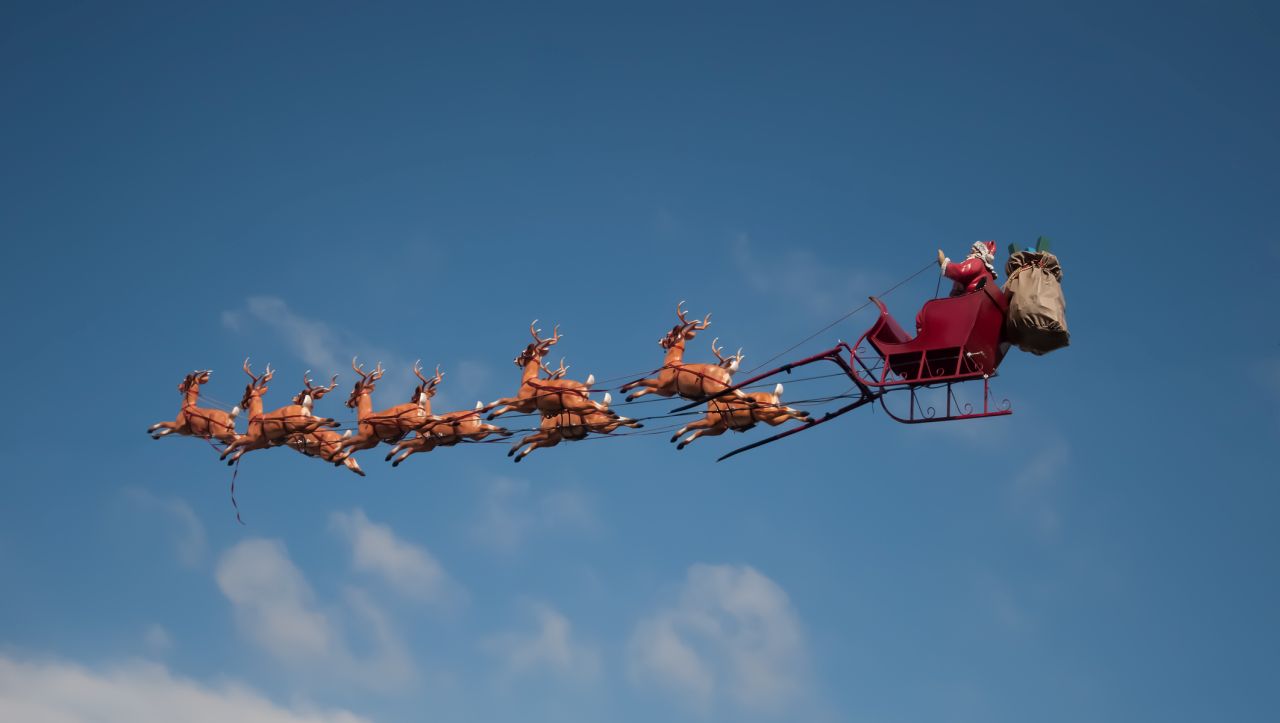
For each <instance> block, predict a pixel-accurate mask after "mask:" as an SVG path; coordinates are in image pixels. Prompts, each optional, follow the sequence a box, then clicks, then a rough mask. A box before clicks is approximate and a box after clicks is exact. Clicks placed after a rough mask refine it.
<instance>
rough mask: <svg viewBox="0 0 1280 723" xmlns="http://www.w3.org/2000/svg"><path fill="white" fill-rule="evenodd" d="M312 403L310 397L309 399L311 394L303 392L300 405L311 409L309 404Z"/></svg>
mask: <svg viewBox="0 0 1280 723" xmlns="http://www.w3.org/2000/svg"><path fill="white" fill-rule="evenodd" d="M312 403H313V402H312V399H311V395H310V394H303V395H302V406H304V407H306V408H307V409H311V405H312Z"/></svg>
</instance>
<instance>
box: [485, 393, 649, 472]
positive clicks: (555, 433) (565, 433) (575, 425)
mask: <svg viewBox="0 0 1280 723" xmlns="http://www.w3.org/2000/svg"><path fill="white" fill-rule="evenodd" d="M608 406H609V395H608V394H605V401H604V407H605V411H603V412H589V413H587V414H579V413H577V412H568V411H562V412H559V413H557V414H552V415H547V416H544V417H543V418H542V422H541V423H539V425H538V427H539V429H538V431H536V432H534V433H533V434H530V435H528V436H527V437H525V438H524V439H522V440H520V441H519V442H517V443H516V444H515V445H513V446H512V447H511V450H510V451H509V452H507V456H508V457H512V456H514V457H515V458H516V459H515V461H516V462H519V461H520V460H522V459H524V458H525V457H526V456H527V455H528V454H529V453H530V452H532V451H533V450H535V449H539V448H543V447H554V446H556V445H557V444H560V443H561V442H576V441H579V440H583V439H586V438H587V436H588V435H590V434H592V433H595V434H609V433H611V432H613V431H615V430H617V429H618V428H619V427H634V428H639V427H643V426H644V425H643V424H641V423H640V422H638V421H636V420H634V419H628V418H626V417H620V416H618V415H617V414H616V413H614V412H612V411H609V410H608ZM526 445H527V446H526ZM521 447H524V449H523V450H521V449H520V448H521Z"/></svg>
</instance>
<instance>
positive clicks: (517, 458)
mask: <svg viewBox="0 0 1280 723" xmlns="http://www.w3.org/2000/svg"><path fill="white" fill-rule="evenodd" d="M522 459H524V457H523V456H520V457H516V464H520V460H522Z"/></svg>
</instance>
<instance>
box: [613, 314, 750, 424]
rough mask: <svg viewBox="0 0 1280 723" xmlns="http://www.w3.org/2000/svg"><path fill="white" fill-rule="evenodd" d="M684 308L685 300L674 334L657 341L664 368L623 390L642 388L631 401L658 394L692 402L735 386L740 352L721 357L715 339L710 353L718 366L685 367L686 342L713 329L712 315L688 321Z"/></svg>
mask: <svg viewBox="0 0 1280 723" xmlns="http://www.w3.org/2000/svg"><path fill="white" fill-rule="evenodd" d="M683 306H684V302H683V301H681V302H680V303H679V304H676V317H677V318H679V319H680V323H678V324H676V325H675V326H673V327H671V331H669V332H667V335H666V336H664V337H663V338H661V339H659V340H658V344H659V345H660V346H661V347H662V348H663V349H665V350H666V352H667V353H666V357H665V358H664V359H663V360H662V367H660V368H659V369H658V376H656V377H653V378H652V379H637V380H635V381H634V382H629V383H627V384H625V385H623V387H622V389H621V390H620V391H623V392H628V391H631V390H632V389H635V388H636V387H643V388H642V389H640V390H639V391H637V392H633V393H632V394H630V395H629V396H628V397H627V401H628V402H629V401H631V400H633V399H636V398H637V397H643V396H644V395H646V394H657V395H659V396H662V397H671V396H675V395H680V396H682V397H684V398H685V399H691V400H698V399H705V398H706V397H709V396H711V395H713V394H717V393H719V392H722V391H724V390H725V389H728V388H729V387H731V386H733V374H734V372H736V371H738V365H739V363H741V361H742V350H741V349H739V350H738V353H737V354H735V355H733V356H729V357H727V358H726V357H723V356H721V355H720V352H721V351H723V350H722V349H719V348H717V347H716V341H719V339H716V340H714V341H712V342H711V351H712V353H714V354H715V355H716V359H719V360H720V361H719V363H718V364H686V363H685V362H684V345H685V342H687V341H691V340H692V339H693V338H694V337H695V336H697V335H698V332H699V331H702V330H703V329H706V328H707V327H708V326H711V315H710V314H707V315H706V317H704V318H703V319H702V321H698V320H697V319H695V320H693V321H689V320H688V319H686V318H685V311H684V309H683V308H682V307H683ZM732 396H733V397H736V398H738V399H740V400H744V399H746V395H745V394H743V393H742V392H741V391H735V392H733V393H732Z"/></svg>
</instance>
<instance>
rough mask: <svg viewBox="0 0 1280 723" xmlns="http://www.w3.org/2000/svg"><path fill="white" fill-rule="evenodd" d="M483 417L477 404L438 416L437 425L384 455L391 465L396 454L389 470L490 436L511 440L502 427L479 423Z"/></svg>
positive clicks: (480, 407) (482, 410)
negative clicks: (413, 458)
mask: <svg viewBox="0 0 1280 723" xmlns="http://www.w3.org/2000/svg"><path fill="white" fill-rule="evenodd" d="M483 413H484V405H483V404H482V403H480V402H476V408H475V409H468V410H465V411H461V412H449V413H448V414H441V415H440V421H438V422H432V423H431V425H430V426H428V427H424V428H423V429H419V430H418V434H417V436H415V437H414V438H412V439H406V440H404V441H402V442H400V443H399V444H397V445H396V446H395V447H393V448H392V449H391V451H390V452H388V453H387V461H388V462H391V458H392V457H395V456H396V455H397V454H399V455H400V457H399V458H398V459H396V460H395V461H394V462H391V466H392V467H399V466H400V463H401V462H403V461H405V460H406V459H408V458H409V457H410V456H411V455H414V454H417V453H419V452H430V451H431V450H433V449H435V448H436V447H452V446H454V445H456V444H458V443H459V442H462V441H464V440H466V441H471V442H478V441H480V440H482V439H484V438H486V437H488V436H489V435H493V434H496V435H498V436H501V437H509V436H511V432H510V431H508V430H506V429H503V428H502V427H499V426H496V425H493V424H485V423H484V422H482V421H481V420H480V415H481V414H483ZM402 452H403V454H401V453H402Z"/></svg>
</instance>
